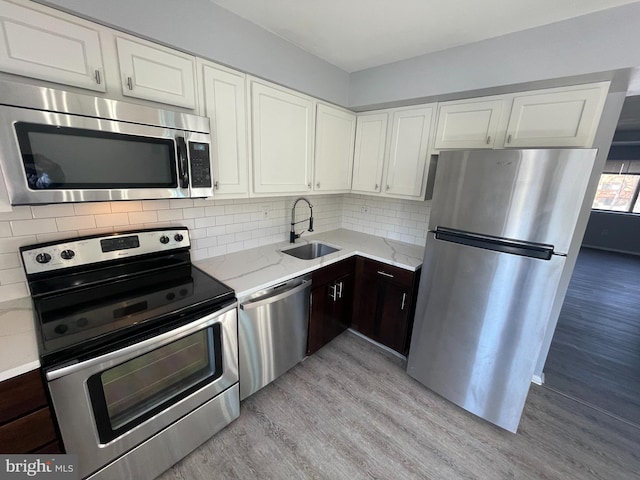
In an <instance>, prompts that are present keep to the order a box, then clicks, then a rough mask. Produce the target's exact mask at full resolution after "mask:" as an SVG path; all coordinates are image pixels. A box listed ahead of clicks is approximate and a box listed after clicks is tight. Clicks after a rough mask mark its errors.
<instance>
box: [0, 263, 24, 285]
mask: <svg viewBox="0 0 640 480" xmlns="http://www.w3.org/2000/svg"><path fill="white" fill-rule="evenodd" d="M26 281H27V277H26V276H25V274H24V270H23V269H22V267H19V268H6V269H3V270H0V285H9V284H11V283H19V282H26Z"/></svg>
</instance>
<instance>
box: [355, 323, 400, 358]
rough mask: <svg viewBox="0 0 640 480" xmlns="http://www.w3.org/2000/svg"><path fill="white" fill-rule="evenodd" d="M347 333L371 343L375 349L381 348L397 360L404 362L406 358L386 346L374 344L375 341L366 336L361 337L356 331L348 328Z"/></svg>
mask: <svg viewBox="0 0 640 480" xmlns="http://www.w3.org/2000/svg"><path fill="white" fill-rule="evenodd" d="M349 332H351V333H353V334H354V335H357V336H359V337H360V338H363V339H365V340H366V341H367V342H369V343H373V344H374V345H375V346H376V347H379V348H381V349H382V350H385V351H387V352H389V353H390V354H392V355H395V356H396V357H398V358H401V359H402V360H406V359H407V357H405V356H404V355H402V354H401V353H398V352H396V351H395V350H393V349H391V348H389V347H387V346H386V345H382V344H381V343H378V342H376V341H375V340H371V339H370V338H369V337H367V336H366V335H363V334H362V333H360V332H357V331H356V330H354V329H352V328H349Z"/></svg>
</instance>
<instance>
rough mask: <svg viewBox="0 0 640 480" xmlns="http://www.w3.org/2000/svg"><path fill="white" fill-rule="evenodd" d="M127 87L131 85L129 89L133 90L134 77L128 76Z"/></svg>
mask: <svg viewBox="0 0 640 480" xmlns="http://www.w3.org/2000/svg"><path fill="white" fill-rule="evenodd" d="M127 87H129V90H133V78H131V77H127Z"/></svg>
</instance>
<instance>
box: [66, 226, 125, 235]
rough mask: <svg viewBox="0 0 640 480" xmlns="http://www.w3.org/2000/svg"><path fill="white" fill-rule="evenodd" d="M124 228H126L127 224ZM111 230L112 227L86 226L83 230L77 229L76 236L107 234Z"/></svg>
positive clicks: (111, 231)
mask: <svg viewBox="0 0 640 480" xmlns="http://www.w3.org/2000/svg"><path fill="white" fill-rule="evenodd" d="M126 228H128V226H127V227H126ZM118 231H120V229H118ZM113 232H114V229H113V227H102V228H87V229H84V230H78V236H80V237H84V236H87V235H104V234H109V233H113Z"/></svg>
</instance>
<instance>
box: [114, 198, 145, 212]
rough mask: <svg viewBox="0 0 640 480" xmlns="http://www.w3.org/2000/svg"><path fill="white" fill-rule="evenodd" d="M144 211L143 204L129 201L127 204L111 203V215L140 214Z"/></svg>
mask: <svg viewBox="0 0 640 480" xmlns="http://www.w3.org/2000/svg"><path fill="white" fill-rule="evenodd" d="M141 210H142V202H141V201H138V200H129V201H126V202H111V213H128V212H139V211H141Z"/></svg>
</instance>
